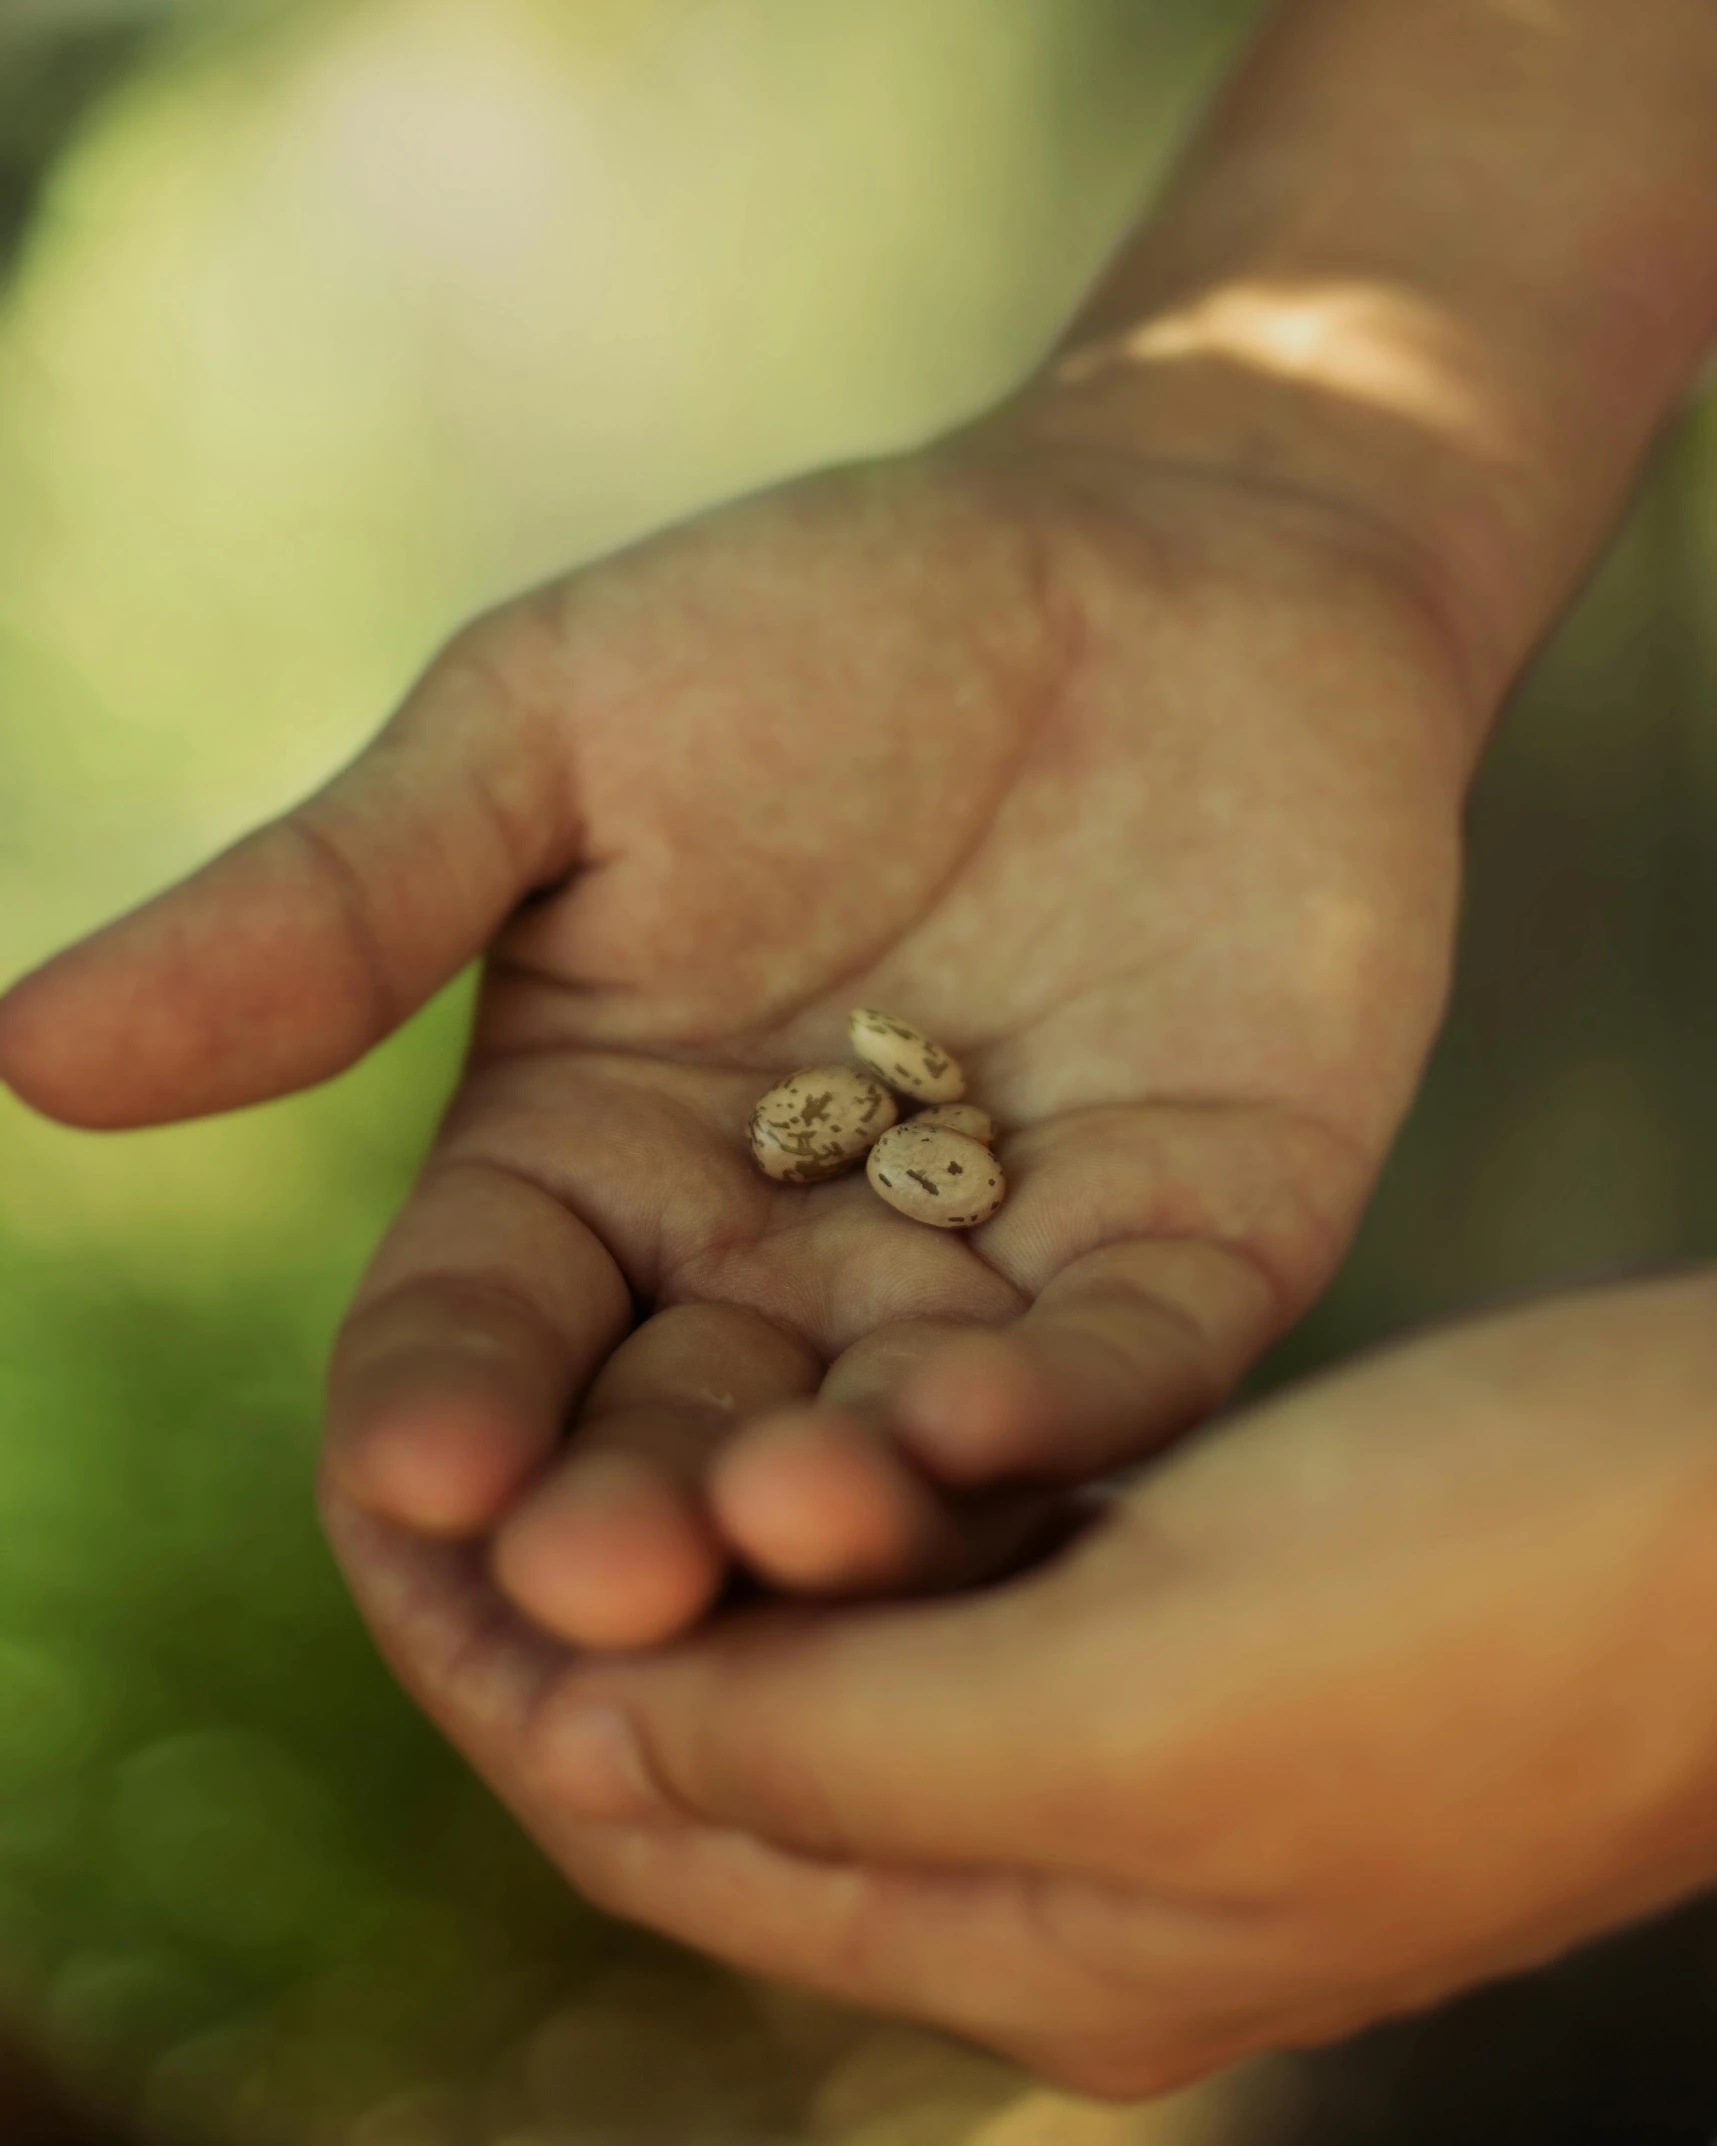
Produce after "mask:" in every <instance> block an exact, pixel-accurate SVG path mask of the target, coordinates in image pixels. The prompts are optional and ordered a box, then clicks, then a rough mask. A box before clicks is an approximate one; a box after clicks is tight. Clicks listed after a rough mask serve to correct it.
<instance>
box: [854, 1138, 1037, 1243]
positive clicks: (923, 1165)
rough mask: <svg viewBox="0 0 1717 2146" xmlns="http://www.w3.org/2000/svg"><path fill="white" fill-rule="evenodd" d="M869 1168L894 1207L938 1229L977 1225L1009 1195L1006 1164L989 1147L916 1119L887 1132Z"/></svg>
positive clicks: (885, 1196)
mask: <svg viewBox="0 0 1717 2146" xmlns="http://www.w3.org/2000/svg"><path fill="white" fill-rule="evenodd" d="M865 1170H866V1175H867V1176H868V1177H869V1179H870V1181H871V1184H872V1185H873V1186H874V1187H875V1189H876V1190H877V1191H878V1192H879V1193H880V1194H881V1195H882V1197H883V1198H884V1199H885V1200H886V1201H887V1202H888V1204H889V1206H890V1207H892V1208H894V1209H895V1210H896V1211H897V1212H898V1213H900V1214H903V1215H907V1216H909V1217H910V1218H911V1219H912V1220H913V1221H914V1222H928V1223H929V1224H930V1225H931V1226H932V1227H933V1228H935V1229H975V1228H976V1227H977V1225H978V1224H979V1223H980V1222H987V1221H988V1220H989V1219H990V1217H991V1215H993V1214H994V1213H995V1212H996V1210H997V1208H998V1207H1000V1206H1001V1204H1002V1202H1003V1200H1005V1199H1006V1198H1007V1190H1008V1188H1007V1180H1006V1179H1005V1178H1004V1177H1003V1176H1002V1166H1001V1164H1000V1163H999V1162H997V1160H996V1158H995V1157H994V1156H993V1155H992V1154H991V1153H990V1151H989V1149H988V1148H987V1147H985V1146H983V1144H982V1143H981V1142H979V1141H977V1140H974V1139H972V1138H971V1137H970V1136H969V1135H968V1134H966V1133H956V1132H951V1131H950V1130H949V1129H948V1127H946V1126H944V1125H920V1124H919V1123H918V1121H917V1120H916V1119H914V1120H913V1121H912V1122H911V1123H910V1124H907V1125H897V1126H895V1127H894V1129H893V1131H892V1132H887V1133H884V1134H883V1136H882V1138H881V1139H880V1140H879V1141H878V1142H877V1143H876V1145H875V1147H873V1148H872V1149H871V1151H870V1161H869V1162H868V1163H867V1164H866V1166H865Z"/></svg>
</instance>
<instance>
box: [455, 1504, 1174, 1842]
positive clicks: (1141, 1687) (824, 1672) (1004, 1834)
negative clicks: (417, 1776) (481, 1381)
mask: <svg viewBox="0 0 1717 2146" xmlns="http://www.w3.org/2000/svg"><path fill="white" fill-rule="evenodd" d="M1140 1556H1141V1551H1140V1546H1139V1544H1138V1543H1137V1542H1136V1541H1134V1540H1132V1539H1130V1531H1127V1530H1125V1529H1123V1528H1120V1527H1110V1526H1108V1525H1107V1524H1100V1525H1099V1527H1098V1529H1097V1530H1096V1531H1095V1532H1094V1533H1093V1534H1092V1535H1091V1536H1090V1537H1089V1538H1088V1539H1087V1541H1086V1542H1085V1543H1084V1544H1082V1545H1080V1546H1079V1547H1078V1548H1076V1549H1075V1550H1074V1551H1073V1552H1071V1553H1070V1554H1069V1555H1068V1556H1067V1557H1066V1558H1065V1559H1064V1560H1062V1561H1058V1562H1057V1563H1055V1564H1052V1565H1050V1566H1046V1567H1044V1568H1042V1569H1041V1570H1040V1571H1039V1572H1037V1573H1035V1574H1033V1575H1031V1576H1029V1577H1028V1578H1026V1579H1025V1580H1023V1581H1016V1582H1014V1583H1012V1584H1010V1585H1009V1586H1007V1587H1003V1588H997V1589H993V1590H987V1591H985V1592H982V1593H979V1594H974V1595H968V1596H960V1597H956V1598H953V1599H951V1600H947V1601H936V1602H912V1603H899V1604H890V1605H887V1606H885V1607H880V1608H879V1607H874V1606H869V1605H866V1606H864V1607H860V1608H849V1609H841V1610H820V1611H816V1612H804V1611H778V1610H774V1609H767V1610H764V1611H761V1612H754V1613H748V1614H745V1615H741V1616H737V1617H734V1618H732V1619H729V1620H726V1621H723V1622H720V1623H717V1624H716V1625H715V1626H713V1627H712V1628H711V1629H710V1630H709V1631H708V1632H707V1633H706V1634H704V1635H702V1636H700V1637H697V1638H694V1639H692V1640H690V1641H689V1642H685V1643H682V1644H680V1645H677V1646H675V1647H673V1648H669V1649H667V1650H665V1651H664V1652H662V1653H660V1654H658V1655H655V1656H652V1657H648V1658H640V1659H636V1660H627V1661H624V1662H611V1661H610V1662H603V1661H592V1662H590V1663H588V1664H581V1665H574V1666H573V1667H572V1668H571V1669H570V1670H569V1671H568V1672H567V1673H566V1674H565V1675H564V1676H563V1678H562V1679H561V1681H560V1683H559V1685H558V1686H557V1687H556V1688H555V1689H554V1690H553V1692H552V1693H551V1694H550V1695H547V1696H543V1697H539V1699H538V1700H537V1702H536V1703H535V1705H534V1707H533V1710H532V1717H531V1723H530V1728H529V1731H528V1736H527V1742H526V1745H525V1748H524V1750H523V1752H522V1766H523V1776H524V1780H525V1786H526V1792H527V1794H528V1795H530V1796H531V1797H532V1798H533V1799H534V1800H535V1801H536V1802H537V1803H538V1805H539V1806H540V1807H541V1808H543V1809H545V1810H547V1811H548V1812H550V1813H553V1814H554V1815H555V1816H556V1817H557V1818H559V1819H564V1820H568V1821H570V1822H572V1823H575V1824H577V1823H584V1822H595V1823H598V1824H622V1825H624V1824H633V1823H639V1822H644V1823H650V1822H661V1820H663V1819H668V1820H670V1821H674V1820H677V1821H680V1822H689V1823H691V1824H694V1825H698V1826H705V1827H709V1826H713V1827H715V1828H717V1829H720V1830H729V1831H738V1832H741V1833H746V1834H749V1835H751V1836H753V1837H754V1838H757V1839H761V1840H764V1841H766V1842H768V1843H770V1844H771V1845H772V1846H774V1847H777V1848H782V1849H786V1850H789V1851H792V1852H795V1853H798V1854H801V1855H810V1856H813V1857H817V1858H822V1859H829V1858H833V1859H834V1860H836V1861H837V1862H842V1863H854V1864H865V1865H874V1864H899V1865H912V1866H917V1867H924V1868H930V1867H936V1866H941V1865H947V1864H956V1865H966V1866H979V1865H981V1866H987V1867H1008V1866H1016V1865H1018V1866H1038V1867H1051V1868H1055V1867H1059V1868H1062V1869H1065V1870H1069V1871H1080V1870H1087V1871H1091V1872H1093V1873H1096V1874H1103V1873H1106V1872H1112V1870H1113V1869H1114V1867H1115V1859H1116V1856H1117V1854H1131V1853H1133V1852H1134V1851H1135V1850H1136V1849H1137V1848H1138V1845H1139V1838H1140V1836H1141V1835H1142V1833H1143V1831H1144V1828H1145V1824H1146V1819H1145V1814H1144V1813H1143V1812H1142V1811H1141V1810H1140V1808H1139V1805H1140V1802H1141V1796H1140V1782H1141V1780H1142V1779H1144V1778H1146V1777H1147V1775H1148V1770H1149V1769H1148V1754H1149V1753H1150V1751H1151V1749H1152V1746H1153V1742H1154V1740H1155V1738H1156V1737H1157V1736H1158V1735H1159V1734H1160V1733H1162V1732H1163V1730H1164V1728H1165V1726H1166V1724H1167V1723H1168V1722H1169V1721H1170V1720H1171V1719H1172V1716H1173V1712H1174V1709H1173V1706H1172V1703H1171V1701H1170V1699H1169V1695H1168V1694H1167V1693H1166V1692H1165V1693H1163V1694H1161V1695H1160V1700H1161V1703H1160V1704H1159V1703H1158V1697H1159V1695H1154V1694H1153V1689H1152V1684H1153V1680H1152V1677H1151V1674H1150V1668H1151V1667H1152V1666H1154V1665H1155V1663H1156V1660H1157V1650H1156V1648H1155V1646H1154V1644H1153V1641H1152V1635H1151V1631H1150V1629H1149V1626H1148V1624H1147V1623H1146V1620H1145V1619H1144V1617H1143V1616H1142V1615H1141V1614H1140V1610H1139V1604H1138V1601H1137V1597H1138V1596H1139V1595H1140V1594H1141V1592H1142V1590H1141V1588H1140V1587H1139V1585H1138V1581H1137V1577H1136V1571H1134V1570H1133V1569H1131V1568H1136V1566H1137V1564H1138V1562H1139V1560H1140ZM1129 1580H1130V1581H1131V1582H1132V1584H1131V1585H1130V1586H1129V1585H1128V1584H1127V1583H1128V1582H1129ZM463 1666H466V1667H468V1666H469V1665H468V1661H467V1662H465V1663H464V1664H463ZM440 1711H442V1713H443V1718H444V1719H445V1720H446V1722H447V1725H448V1726H449V1727H450V1728H451V1730H452V1733H453V1734H454V1735H455V1738H456V1739H457V1738H459V1736H460V1733H461V1729H462V1727H463V1726H464V1725H463V1724H462V1723H460V1722H458V1721H456V1720H455V1719H453V1718H452V1716H451V1714H450V1713H448V1712H447V1710H445V1709H441V1710H440ZM479 1734H480V1731H479ZM475 1740H476V1739H475V1738H473V1739H472V1741H473V1742H475ZM1118 1842H1119V1843H1121V1844H1122V1845H1121V1846H1120V1847H1118V1846H1117V1843H1118Z"/></svg>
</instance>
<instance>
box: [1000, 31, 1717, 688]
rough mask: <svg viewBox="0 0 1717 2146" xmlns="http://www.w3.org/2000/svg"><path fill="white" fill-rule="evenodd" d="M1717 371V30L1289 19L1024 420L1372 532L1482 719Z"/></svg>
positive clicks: (1264, 43)
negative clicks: (1400, 563)
mask: <svg viewBox="0 0 1717 2146" xmlns="http://www.w3.org/2000/svg"><path fill="white" fill-rule="evenodd" d="M1714 340H1717V8H1714V7H1711V6H1709V5H1707V4H1705V0H1638V4H1637V5H1635V6H1632V7H1628V8H1621V7H1617V6H1616V5H1615V0H1286V4H1285V5H1283V6H1282V7H1281V8H1279V9H1278V11H1277V12H1276V14H1275V15H1274V17H1273V18H1272V20H1271V21H1270V23H1269V25H1268V26H1267V28H1266V29H1265V31H1264V33H1263V35H1262V36H1261V37H1260V39H1259V41H1258V43H1257V44H1256V46H1255V48H1254V50H1253V51H1252V53H1251V55H1250V57H1249V58H1248V59H1247V61H1246V62H1245V63H1244V64H1243V66H1242V67H1241V69H1240V71H1239V73H1238V75H1237V76H1236V78H1235V80H1234V81H1233V82H1232V84H1231V85H1230V87H1229V89H1228V91H1227V93H1226V95H1225V96H1224V98H1223V99H1222V101H1221V103H1220V104H1219V106H1218V108H1217V110H1216V112H1215V113H1214V114H1213V116H1212V118H1211V120H1210V122H1209V124H1208V126H1207V128H1206V129H1205V132H1204V134H1203V136H1202V138H1201V140H1200V141H1199V142H1198V143H1197V144H1196V145H1195V147H1194V149H1193V152H1192V154H1191V155H1190V157H1189V158H1188V160H1187V162H1186V164H1185V165H1184V167H1183V169H1182V171H1181V173H1180V176H1179V178H1178V179H1177V181H1176V182H1175V184H1174V185H1173V186H1172V187H1171V189H1170V192H1169V195H1168V198H1167V199H1166V201H1165V202H1164V204H1163V205H1162V206H1161V208H1160V209H1159V211H1158V213H1157V214H1156V215H1154V216H1153V217H1152V219H1151V220H1150V222H1149V223H1148V224H1147V226H1146V228H1145V229H1144V231H1143V233H1142V235H1141V236H1140V237H1139V239H1138V240H1137V241H1136V243H1135V244H1134V245H1133V246H1132V247H1131V248H1130V250H1129V251H1128V252H1127V253H1126V254H1124V255H1123V257H1122V258H1121V259H1120V261H1119V262H1118V263H1117V264H1116V266H1115V268H1114V270H1113V271H1112V273H1111V274H1110V276H1109V277H1108V279H1107V280H1106V282H1105V284H1104V285H1103V287H1102V288H1101V290H1100V291H1099V293H1098V295H1097V297H1096V299H1095V301H1094V302H1093V304H1092V305H1091V306H1090V307H1089V308H1088V309H1087V311H1086V313H1085V314H1084V315H1083V317H1082V318H1081V320H1080V321H1079V323H1078V324H1077V325H1076V327H1075V329H1074V330H1073V332H1072V335H1071V337H1070V338H1069V341H1068V343H1067V345H1066V347H1065V350H1064V353H1063V354H1062V356H1061V357H1060V358H1059V359H1058V361H1057V362H1056V363H1055V365H1054V366H1053V367H1052V368H1051V369H1050V371H1049V373H1048V374H1047V375H1046V376H1045V378H1044V380H1043V381H1041V382H1040V383H1039V384H1038V385H1037V386H1036V388H1035V389H1034V390H1033V391H1032V392H1031V393H1030V394H1029V395H1028V397H1027V398H1026V400H1025V402H1024V403H1023V404H1022V405H1021V406H1020V411H1019V415H1020V416H1021V417H1022V418H1023V419H1024V420H1025V421H1026V422H1027V423H1028V425H1029V426H1030V427H1031V428H1032V430H1033V431H1034V433H1036V434H1037V435H1038V436H1040V437H1045V438H1049V439H1054V440H1058V441H1071V442H1079V441H1085V442H1089V443H1091V444H1094V445H1102V446H1110V447H1113V446H1117V445H1118V446H1121V447H1123V448H1124V449H1126V450H1127V451H1129V452H1131V453H1134V454H1138V455H1141V456H1144V457H1147V458H1150V459H1152V460H1158V459H1167V460H1171V461H1178V462H1182V463H1185V464H1187V465H1189V466H1198V465H1201V464H1208V465H1210V466H1212V467H1214V468H1218V469H1221V470H1222V471H1224V472H1230V473H1238V474H1241V475H1243V476H1245V477H1246V478H1248V479H1249V480H1251V481H1254V482H1256V483H1259V484H1261V485H1264V486H1273V487H1276V488H1278V489H1280V490H1281V491H1283V492H1284V493H1285V494H1291V493H1301V494H1304V495H1306V496H1308V497H1309V498H1312V499H1315V500H1322V501H1329V502H1332V503H1334V504H1336V505H1338V506H1340V507H1342V508H1344V509H1346V510H1349V511H1351V512H1353V513H1356V514H1358V515H1360V516H1362V517H1365V518H1369V519H1370V520H1371V521H1373V522H1374V523H1375V524H1376V525H1377V527H1378V528H1379V529H1380V530H1382V531H1387V532H1389V533H1390V535H1391V536H1392V537H1393V538H1394V539H1395V540H1396V541H1397V542H1398V543H1399V545H1400V546H1401V547H1402V550H1403V552H1404V553H1405V554H1410V555H1411V556H1413V557H1414V558H1415V559H1416V561H1417V562H1419V564H1420V566H1421V567H1422V569H1423V571H1424V573H1425V576H1426V579H1427V584H1428V587H1429V588H1430V591H1431V593H1432V595H1433V597H1434V600H1435V601H1436V603H1437V604H1438V605H1439V606H1440V608H1441V609H1442V610H1443V612H1444V613H1445V615H1446V619H1447V623H1448V625H1449V628H1450V630H1451V632H1452V633H1453V635H1454V636H1455V637H1456V639H1457V641H1458V643H1459V646H1460V651H1461V655H1462V658H1463V661H1464V662H1465V664H1466V666H1467V668H1468V671H1469V673H1470V675H1471V677H1472V679H1473V681H1474V695H1475V700H1476V702H1477V703H1479V704H1489V703H1493V702H1494V699H1495V698H1496V696H1497V694H1498V693H1499V692H1500V690H1501V688H1502V686H1503V685H1504V684H1505V683H1506V681H1507V679H1508V677H1509V676H1510V674H1511V673H1512V672H1513V670H1514V669H1515V668H1516V667H1517V666H1518V664H1519V663H1520V661H1521V660H1522V658H1523V657H1524V655H1525V654H1526V653H1527V652H1528V651H1529V650H1530V648H1531V646H1532V645H1533V643H1534V642H1535V641H1536V639H1537V638H1538V637H1539V635H1540V634H1541V633H1542V632H1543V630H1544V628H1545V626H1546V624H1547V623H1548V621H1549V620H1550V619H1551V618H1552V617H1553V616H1554V615H1555V613H1556V611H1557V610H1558V609H1559V608H1560V607H1561V605H1562V604H1563V603H1564V602H1565V601H1566V599H1567V596H1568V594H1569V592H1570V590H1571V588H1572V586H1573V585H1574V583H1575V581H1576V580H1577V578H1578V576H1579V575H1580V573H1581V572H1582V571H1583V569H1584V567H1585V566H1586V564H1587V562H1588V561H1589V559H1590V556H1591V554H1592V552H1593V550H1594V548H1595V546H1596V544H1597V543H1598V542H1599V540H1600V538H1601V536H1602V534H1603V532H1604V531H1605V529H1606V528H1607V527H1608V525H1609V524H1610V522H1611V521H1612V519H1613V517H1614V515H1615V514H1616V512H1617V510H1618V508H1619V506H1620V503H1621V501H1622V499H1623V497H1624V495H1625V493H1626V490H1627V487H1628V485H1629V484H1630V482H1631V480H1632V478H1633V476H1634V474H1635V472H1636V470H1637V467H1638V464H1639V461H1640V458H1641V456H1642V453H1643V451H1644V449H1645V447H1646V445H1647V444H1648V442H1649V440H1650V438H1651V436H1652V435H1653V433H1654V432H1655V430H1656V429H1657V428H1658V427H1659V426H1660V424H1661V423H1662V422H1663V420H1664V419H1665V417H1666V416H1667V415H1668V414H1669V413H1670V412H1671V411H1672V410H1673V408H1674V407H1675V405H1676V404H1677V402H1678V400H1679V399H1680V398H1681V397H1682V396H1683V395H1684V394H1685V393H1686V392H1687V389H1688V387H1689V386H1690V384H1691V382H1692V381H1693V379H1694V378H1695V377H1696V375H1697V372H1698V369H1699V366H1700V364H1701V361H1702V357H1703V355H1704V353H1705V352H1706V351H1707V350H1708V349H1709V347H1710V346H1711V344H1712V342H1713V341H1714Z"/></svg>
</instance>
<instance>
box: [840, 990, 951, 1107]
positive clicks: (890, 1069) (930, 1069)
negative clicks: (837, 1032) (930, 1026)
mask: <svg viewBox="0 0 1717 2146" xmlns="http://www.w3.org/2000/svg"><path fill="white" fill-rule="evenodd" d="M847 1032H848V1034H849V1035H850V1036H851V1037H852V1042H853V1050H854V1052H855V1053H856V1055H857V1056H858V1057H860V1058H862V1059H863V1060H864V1062H865V1064H866V1065H867V1066H869V1067H870V1069H871V1071H872V1072H873V1073H878V1074H880V1075H881V1076H882V1078H883V1079H884V1080H885V1081H887V1083H888V1085H889V1086H890V1087H891V1088H898V1089H899V1091H900V1093H901V1094H902V1095H910V1096H912V1097H913V1098H914V1099H915V1100H916V1101H918V1102H920V1103H957V1102H958V1101H959V1100H960V1098H961V1096H963V1095H964V1094H965V1092H966V1076H965V1074H964V1073H962V1072H961V1070H960V1068H959V1065H958V1063H957V1062H956V1061H955V1060H954V1059H953V1058H951V1057H950V1056H949V1055H948V1053H947V1052H946V1051H945V1050H944V1049H943V1048H942V1046H941V1045H940V1044H939V1043H932V1042H931V1040H930V1038H929V1037H928V1036H926V1035H924V1034H923V1033H922V1032H921V1031H920V1030H918V1029H916V1028H914V1027H913V1026H912V1024H911V1022H910V1021H902V1020H900V1019H899V1018H898V1017H897V1016H896V1015H894V1014H892V1013H882V1012H879V1011H878V1009H877V1008H876V1007H874V1006H855V1007H854V1008H853V1011H852V1013H851V1014H850V1016H849V1017H848V1020H847Z"/></svg>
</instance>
